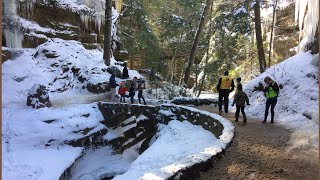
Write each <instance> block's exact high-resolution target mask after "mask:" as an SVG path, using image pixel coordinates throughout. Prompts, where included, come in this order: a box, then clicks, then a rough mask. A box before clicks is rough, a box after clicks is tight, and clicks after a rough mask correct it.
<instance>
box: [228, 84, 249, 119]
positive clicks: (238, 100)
mask: <svg viewBox="0 0 320 180" xmlns="http://www.w3.org/2000/svg"><path fill="white" fill-rule="evenodd" d="M237 89H238V92H237V94H235V96H234V99H233V103H232V106H234V104H236V108H237V110H236V122H238V119H239V115H240V110H241V113H242V116H243V123H246V122H247V116H246V113H245V112H244V108H245V106H246V103H247V105H248V106H249V105H250V103H249V98H248V96H247V94H246V93H245V92H244V91H242V85H241V84H239V85H238V87H237Z"/></svg>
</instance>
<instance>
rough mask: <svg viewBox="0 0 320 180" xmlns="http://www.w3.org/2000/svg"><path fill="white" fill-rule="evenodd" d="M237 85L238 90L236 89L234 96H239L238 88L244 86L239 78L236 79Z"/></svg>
mask: <svg viewBox="0 0 320 180" xmlns="http://www.w3.org/2000/svg"><path fill="white" fill-rule="evenodd" d="M236 84H237V88H236V90H235V93H234V94H237V93H238V86H239V85H241V86H242V84H241V77H238V78H237V79H236Z"/></svg>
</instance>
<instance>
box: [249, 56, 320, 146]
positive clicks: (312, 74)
mask: <svg viewBox="0 0 320 180" xmlns="http://www.w3.org/2000/svg"><path fill="white" fill-rule="evenodd" d="M312 57H313V56H312V55H311V54H310V53H309V52H305V53H299V54H297V55H295V56H293V57H291V58H289V59H287V60H285V61H284V62H282V63H279V64H277V65H275V66H272V67H271V68H269V69H268V70H267V71H266V72H264V73H263V74H261V75H260V76H258V77H257V78H255V79H253V80H252V81H250V82H249V83H247V84H245V85H244V90H245V92H247V94H248V96H249V99H250V104H251V106H248V107H247V108H248V110H247V114H248V115H250V116H253V117H258V118H259V119H263V118H264V111H265V102H266V98H265V97H264V94H263V92H261V91H254V89H255V87H257V86H258V84H259V83H262V84H264V81H263V79H264V78H265V77H266V76H270V77H271V78H272V79H274V80H275V81H276V82H277V83H278V84H279V85H282V86H283V88H282V89H280V93H279V97H278V102H277V105H276V107H275V123H279V124H282V125H284V126H286V127H288V128H289V129H290V130H292V131H293V134H292V138H291V143H292V148H303V147H305V146H312V147H314V148H316V149H317V148H318V143H319V136H318V132H319V128H318V116H319V96H318V95H319V84H318V78H319V77H318V74H319V68H318V67H317V66H314V65H312V64H311V60H312ZM253 91H254V92H253ZM270 116H271V115H270V112H269V116H268V119H267V122H268V123H269V122H270Z"/></svg>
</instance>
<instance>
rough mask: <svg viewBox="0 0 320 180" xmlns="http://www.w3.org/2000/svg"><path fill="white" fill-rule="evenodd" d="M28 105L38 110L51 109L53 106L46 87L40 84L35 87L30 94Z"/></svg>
mask: <svg viewBox="0 0 320 180" xmlns="http://www.w3.org/2000/svg"><path fill="white" fill-rule="evenodd" d="M27 105H28V106H32V107H33V108H36V109H39V108H44V107H51V106H52V104H51V102H50V100H49V94H48V92H47V90H46V87H45V86H43V85H39V84H35V85H33V86H32V88H31V89H30V91H29V93H28V98H27Z"/></svg>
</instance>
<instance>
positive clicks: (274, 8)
mask: <svg viewBox="0 0 320 180" xmlns="http://www.w3.org/2000/svg"><path fill="white" fill-rule="evenodd" d="M277 4H278V0H276V4H275V5H274V7H273V15H272V25H271V36H270V43H269V61H268V67H270V66H271V60H270V59H271V48H272V40H273V29H274V25H275V24H276V22H275V14H276V9H277Z"/></svg>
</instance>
